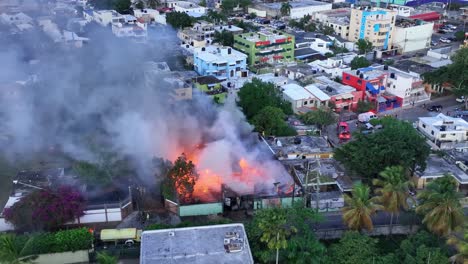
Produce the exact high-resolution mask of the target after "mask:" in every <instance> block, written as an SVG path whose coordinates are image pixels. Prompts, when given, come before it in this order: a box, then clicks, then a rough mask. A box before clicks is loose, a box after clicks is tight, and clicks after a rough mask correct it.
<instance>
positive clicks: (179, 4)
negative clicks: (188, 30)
mask: <svg viewBox="0 0 468 264" xmlns="http://www.w3.org/2000/svg"><path fill="white" fill-rule="evenodd" d="M166 4H167V7H168V8H173V9H174V11H175V12H181V13H186V14H187V15H189V16H193V17H200V16H203V15H204V14H206V7H203V6H199V5H198V4H195V3H193V2H188V1H168V2H167V3H166Z"/></svg>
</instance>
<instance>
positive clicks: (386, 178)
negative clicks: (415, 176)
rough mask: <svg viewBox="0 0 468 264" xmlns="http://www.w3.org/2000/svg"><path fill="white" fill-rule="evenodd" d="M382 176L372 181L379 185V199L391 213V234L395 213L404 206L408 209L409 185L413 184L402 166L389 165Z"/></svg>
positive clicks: (377, 190) (390, 232) (377, 192)
mask: <svg viewBox="0 0 468 264" xmlns="http://www.w3.org/2000/svg"><path fill="white" fill-rule="evenodd" d="M380 176H381V177H382V179H374V180H373V181H372V183H373V184H374V185H375V186H378V187H379V188H377V189H376V190H375V193H376V194H378V195H379V196H378V197H377V200H378V201H379V203H380V204H381V205H383V207H384V210H385V211H387V212H389V213H390V226H389V234H390V235H391V234H392V224H393V216H394V214H398V213H399V212H400V209H402V208H403V209H405V210H407V209H408V198H410V197H411V196H410V195H409V187H410V186H411V185H412V184H411V182H410V181H409V180H408V179H407V177H406V176H405V169H404V168H403V167H401V166H391V167H387V168H385V170H383V171H382V172H381V173H380Z"/></svg>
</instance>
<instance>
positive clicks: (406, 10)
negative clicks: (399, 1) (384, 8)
mask: <svg viewBox="0 0 468 264" xmlns="http://www.w3.org/2000/svg"><path fill="white" fill-rule="evenodd" d="M388 9H391V10H393V11H397V12H398V13H397V16H402V17H409V16H411V13H412V12H413V11H414V8H412V7H409V6H403V5H394V4H391V5H389V6H388Z"/></svg>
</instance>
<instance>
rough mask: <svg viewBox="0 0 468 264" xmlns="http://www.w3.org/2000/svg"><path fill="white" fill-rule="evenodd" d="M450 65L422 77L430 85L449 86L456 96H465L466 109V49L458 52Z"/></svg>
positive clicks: (467, 82)
mask: <svg viewBox="0 0 468 264" xmlns="http://www.w3.org/2000/svg"><path fill="white" fill-rule="evenodd" d="M451 59H452V62H453V63H452V64H450V65H448V66H446V67H441V68H439V69H437V70H435V71H432V72H427V73H424V74H423V75H422V77H423V79H424V81H426V82H427V83H430V84H446V85H450V86H451V88H452V90H453V93H454V94H455V95H457V96H465V108H467V109H468V48H462V49H460V50H458V51H457V52H456V53H455V54H454V55H453V56H452V58H451Z"/></svg>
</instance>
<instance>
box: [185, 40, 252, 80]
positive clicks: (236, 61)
mask: <svg viewBox="0 0 468 264" xmlns="http://www.w3.org/2000/svg"><path fill="white" fill-rule="evenodd" d="M193 57H194V60H193V61H194V63H193V66H194V70H195V71H196V72H197V73H198V74H200V75H202V76H205V75H211V76H215V77H216V78H218V79H220V80H224V79H229V78H232V77H247V72H248V71H247V55H245V54H244V53H242V52H240V51H237V50H235V49H233V48H231V47H222V46H208V47H204V48H196V49H195V50H194V55H193Z"/></svg>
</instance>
